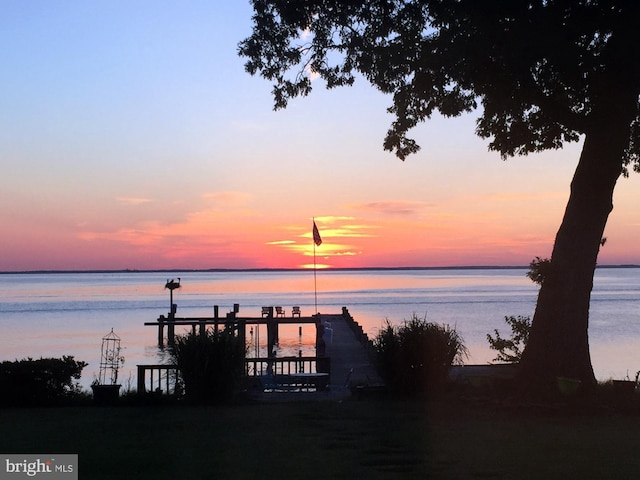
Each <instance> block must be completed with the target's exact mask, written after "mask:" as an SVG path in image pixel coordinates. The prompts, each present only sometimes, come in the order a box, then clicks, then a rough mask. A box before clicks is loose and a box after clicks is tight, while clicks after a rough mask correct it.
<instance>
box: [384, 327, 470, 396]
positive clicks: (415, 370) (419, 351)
mask: <svg viewBox="0 0 640 480" xmlns="http://www.w3.org/2000/svg"><path fill="white" fill-rule="evenodd" d="M374 348H375V351H376V359H377V364H378V368H379V370H380V374H381V375H382V377H383V379H384V380H385V382H386V383H387V386H388V387H389V388H391V389H392V390H393V391H395V392H397V393H400V394H404V395H410V396H415V395H422V394H433V393H437V392H438V391H440V390H442V388H443V387H444V385H445V384H446V381H447V376H448V372H449V367H450V366H451V365H453V364H457V363H462V361H463V359H464V358H466V356H467V349H466V347H465V346H464V342H463V340H462V337H461V336H460V335H459V334H458V332H457V331H456V330H455V329H453V328H451V327H449V326H448V325H439V324H436V323H431V322H427V321H426V319H421V318H418V317H417V316H416V315H415V314H414V315H413V317H412V318H411V320H409V321H408V322H405V323H404V324H403V325H401V326H396V327H394V326H392V325H391V324H390V323H389V322H388V321H387V324H386V327H385V328H384V329H383V330H381V331H380V333H379V334H378V336H377V337H376V339H375V341H374Z"/></svg>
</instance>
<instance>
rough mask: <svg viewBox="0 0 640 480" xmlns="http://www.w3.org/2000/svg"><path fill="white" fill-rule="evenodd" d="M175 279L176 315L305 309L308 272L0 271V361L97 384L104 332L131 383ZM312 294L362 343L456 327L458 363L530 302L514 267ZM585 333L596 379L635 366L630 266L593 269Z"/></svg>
mask: <svg viewBox="0 0 640 480" xmlns="http://www.w3.org/2000/svg"><path fill="white" fill-rule="evenodd" d="M178 276H179V277H181V279H182V288H181V289H179V290H176V291H174V303H177V304H178V316H212V315H213V306H214V305H218V306H219V311H220V315H221V316H224V315H225V314H226V312H229V311H231V310H232V309H233V304H235V303H237V304H239V305H240V314H241V315H243V316H260V309H261V307H262V306H263V305H282V306H284V307H285V308H286V309H287V311H288V312H290V309H291V306H292V305H299V306H300V307H301V310H302V314H303V315H311V314H313V313H315V307H314V292H313V288H314V282H313V273H312V272H185V273H175V272H174V273H170V274H167V273H162V272H160V273H133V272H127V273H73V274H71V273H65V274H0V322H1V330H0V331H1V333H2V335H0V360H14V359H16V358H18V359H19V358H25V357H34V358H39V357H40V356H62V355H73V356H75V358H76V359H78V360H83V361H86V362H88V363H89V366H88V367H86V368H85V370H84V374H83V378H82V384H83V385H84V386H87V387H88V385H90V383H91V381H92V380H93V379H94V378H96V377H97V376H98V367H99V361H100V347H101V338H102V337H103V336H105V335H106V334H108V333H109V332H110V331H111V329H112V328H113V329H114V331H115V333H117V334H118V335H119V336H120V337H121V339H122V346H123V347H124V348H125V350H124V355H125V358H126V361H125V365H124V368H123V370H122V372H121V374H120V380H121V381H122V383H124V384H126V383H127V381H131V383H132V385H135V366H136V364H140V363H162V362H164V361H166V353H165V352H164V351H161V350H159V349H158V348H157V346H156V341H157V334H156V329H155V328H154V327H148V326H144V323H145V322H153V321H155V320H157V318H158V316H159V315H166V313H167V312H168V310H169V292H168V291H167V290H165V289H164V284H165V282H166V280H167V279H168V278H175V277H178ZM317 286H318V311H319V312H321V313H339V312H340V311H341V308H342V307H343V306H346V307H347V308H348V309H349V311H350V312H351V314H352V315H353V316H354V318H355V319H356V320H357V321H358V322H359V323H360V324H361V325H362V326H363V327H364V329H365V331H366V332H367V333H368V334H369V335H370V337H373V336H375V335H376V333H377V332H378V330H379V329H380V328H381V327H382V326H384V324H385V321H386V320H389V321H390V322H392V323H400V322H402V321H404V320H407V319H409V318H411V316H412V315H413V314H414V313H415V314H417V315H419V316H421V317H424V316H425V315H426V317H427V319H428V320H430V321H433V322H438V323H446V324H449V325H451V326H455V327H456V328H457V330H458V331H459V332H460V333H461V334H462V336H463V337H464V339H465V343H466V344H467V346H468V347H469V350H470V353H471V357H470V358H469V360H468V363H486V362H489V361H491V360H492V359H493V358H494V356H495V355H494V352H492V351H491V350H490V349H489V348H488V344H487V341H486V334H487V333H489V332H493V330H494V329H496V328H497V329H499V330H500V331H501V332H502V333H503V334H504V335H506V336H508V333H509V332H508V331H507V330H506V329H505V326H504V316H505V315H529V316H532V315H533V311H534V307H535V302H536V295H537V286H536V285H534V284H533V283H531V282H530V281H529V280H528V279H527V278H526V277H525V270H524V269H486V270H485V269H481V270H474V269H470V270H411V271H407V270H404V271H402V270H394V271H377V270H376V271H340V272H327V271H318V273H317ZM313 330H314V329H313V327H311V326H304V327H303V333H302V336H299V335H298V333H299V332H298V327H297V326H291V327H288V328H285V329H284V330H283V329H282V328H281V332H280V337H281V345H280V349H281V352H280V354H282V355H290V354H297V352H298V351H299V350H303V353H304V354H312V353H313V342H314V333H315V332H314V331H313ZM589 333H590V338H591V354H592V360H593V364H594V369H595V371H596V376H597V377H598V378H599V379H602V380H606V379H608V378H623V377H624V376H626V375H627V373H628V374H629V376H633V375H634V374H635V372H636V371H637V370H640V269H637V268H626V269H612V268H605V269H598V271H597V273H596V277H595V286H594V291H593V294H592V301H591V322H590V332H589ZM264 338H266V332H259V331H258V332H254V335H252V336H251V335H250V340H251V342H252V343H251V345H250V349H252V351H253V352H255V349H256V348H260V349H262V348H263V344H264ZM256 339H257V340H258V342H256V341H255V340H256ZM256 343H257V344H258V345H256Z"/></svg>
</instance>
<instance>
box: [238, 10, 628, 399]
mask: <svg viewBox="0 0 640 480" xmlns="http://www.w3.org/2000/svg"><path fill="white" fill-rule="evenodd" d="M252 4H253V8H254V12H255V14H254V17H253V33H252V35H251V36H250V37H249V38H247V39H245V40H244V41H242V42H241V43H240V45H239V54H240V55H241V56H244V57H246V58H247V62H246V69H247V71H248V72H249V73H251V74H252V75H253V74H260V75H261V76H262V77H264V78H265V79H267V80H269V81H271V82H272V83H273V96H274V100H275V108H276V109H278V108H284V107H286V105H287V102H288V101H289V100H290V99H292V98H294V97H296V96H304V95H307V94H309V93H310V91H311V89H312V86H313V84H314V82H313V81H312V77H313V76H314V75H317V76H319V77H320V78H321V79H323V80H324V82H325V84H326V86H327V87H328V88H334V87H338V86H343V85H351V84H353V82H354V81H356V80H359V79H360V76H362V77H364V78H365V79H366V80H367V81H369V82H370V83H371V84H372V85H373V86H375V87H376V88H378V89H379V90H381V91H382V92H385V93H387V94H389V95H391V96H392V98H393V100H392V103H391V106H390V107H389V112H390V113H392V114H393V115H395V120H394V121H393V123H392V124H391V127H390V128H389V131H388V132H387V136H386V138H385V140H384V148H385V149H386V150H390V151H393V152H395V154H396V155H397V156H398V157H399V158H401V159H403V160H404V159H405V158H406V157H407V156H408V155H410V154H412V153H415V152H417V151H418V150H419V146H418V145H417V144H416V142H415V141H414V140H413V139H411V138H410V137H409V136H408V133H409V131H410V130H411V129H412V128H414V127H416V125H417V124H418V123H420V122H423V121H425V120H427V119H429V118H430V117H431V115H433V113H434V112H436V111H438V112H440V113H441V114H443V115H444V116H456V115H460V114H461V113H464V112H474V113H475V114H477V115H478V116H479V117H478V120H477V128H476V132H477V134H478V135H479V136H480V137H482V138H486V139H488V140H489V148H490V149H491V150H495V151H497V152H499V153H500V154H501V156H502V157H503V158H507V157H509V156H514V155H526V154H528V153H533V152H539V151H542V150H547V149H557V148H560V147H562V145H563V144H564V143H565V142H576V141H578V140H582V141H583V147H582V153H581V155H580V160H579V162H578V165H577V168H576V172H575V175H574V177H573V180H572V182H571V194H570V197H569V201H568V204H567V208H566V211H565V215H564V218H563V220H562V224H561V226H560V228H559V230H558V233H557V236H556V238H555V243H554V247H553V252H552V255H551V258H550V259H549V260H548V261H547V260H545V262H547V263H546V264H545V277H544V282H543V283H542V285H541V288H540V293H539V296H538V302H537V306H536V312H535V315H534V318H533V323H532V328H531V334H530V337H529V340H528V343H527V347H526V348H525V351H524V353H523V356H522V360H521V362H520V374H519V375H520V378H521V379H522V380H523V383H525V384H528V385H532V384H534V383H535V384H536V385H537V386H540V387H544V388H547V389H548V388H549V387H550V386H551V385H552V384H554V382H555V378H556V377H557V376H566V377H571V378H576V379H579V380H581V381H582V382H583V385H587V386H588V385H591V384H593V383H594V382H595V377H594V374H593V368H592V366H591V358H590V354H589V345H588V317H589V302H590V295H591V289H592V287H593V274H594V271H595V267H596V260H597V256H598V253H599V250H600V247H601V246H603V245H604V243H603V242H602V239H603V233H604V229H605V226H606V223H607V219H608V216H609V213H610V212H611V210H612V209H613V191H614V188H615V184H616V182H617V180H618V178H619V177H620V175H621V174H624V175H626V174H627V173H628V171H629V169H631V168H632V169H634V170H636V171H639V170H640V167H639V153H640V133H639V128H638V113H639V109H638V99H639V95H640V41H639V39H638V32H640V2H634V1H626V0H624V1H623V0H555V1H554V0H546V1H545V0H537V1H533V0H529V1H525V0H508V1H504V0H503V1H498V0H423V1H402V0H367V1H363V0H349V1H347V0H342V1H340V0H306V1H293V0H289V1H287V0H253V1H252ZM610 240H611V241H612V242H614V241H615V239H610ZM537 253H539V252H532V256H533V255H535V254H537Z"/></svg>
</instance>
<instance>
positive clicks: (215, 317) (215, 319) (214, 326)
mask: <svg viewBox="0 0 640 480" xmlns="http://www.w3.org/2000/svg"><path fill="white" fill-rule="evenodd" d="M213 320H214V322H213V328H214V330H215V331H216V332H217V331H218V305H214V306H213Z"/></svg>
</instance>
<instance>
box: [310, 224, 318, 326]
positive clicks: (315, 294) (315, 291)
mask: <svg viewBox="0 0 640 480" xmlns="http://www.w3.org/2000/svg"><path fill="white" fill-rule="evenodd" d="M315 224H316V218H315V217H313V225H314V226H315ZM311 243H313V296H314V299H315V306H316V315H317V314H318V281H317V278H316V239H315V238H314V236H313V234H312V235H311Z"/></svg>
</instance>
